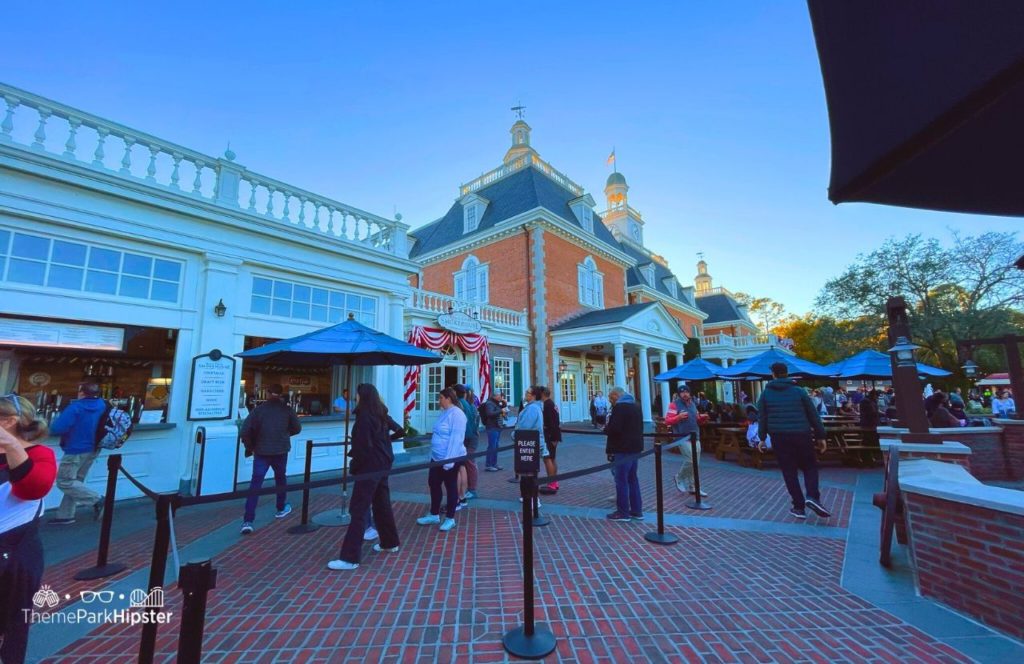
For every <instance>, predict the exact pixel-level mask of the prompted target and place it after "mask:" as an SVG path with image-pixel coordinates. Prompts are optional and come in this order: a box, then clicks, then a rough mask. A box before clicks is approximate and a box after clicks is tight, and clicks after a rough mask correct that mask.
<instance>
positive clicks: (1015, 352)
mask: <svg viewBox="0 0 1024 664" xmlns="http://www.w3.org/2000/svg"><path fill="white" fill-rule="evenodd" d="M1021 343H1024V335H1020V334H1007V335H1005V336H1002V337H992V338H989V339H963V340H961V341H957V342H956V348H957V352H958V353H962V355H960V357H964V355H967V356H969V355H970V353H971V352H972V351H973V349H974V348H975V346H1002V347H1003V350H1004V351H1005V352H1006V369H1007V371H1008V372H1009V374H1010V389H1012V390H1013V398H1014V399H1015V400H1017V401H1016V403H1020V399H1021V398H1024V369H1022V367H1021V361H1020V344H1021ZM962 368H963V370H964V374H966V375H967V377H968V378H972V377H973V376H972V374H971V373H968V372H969V371H973V373H974V375H977V371H978V365H976V364H974V362H973V361H972V360H970V359H968V360H967V362H965V363H964V366H963V367H962ZM1015 416H1016V418H1017V419H1020V418H1021V415H1020V410H1019V409H1018V412H1017V413H1015Z"/></svg>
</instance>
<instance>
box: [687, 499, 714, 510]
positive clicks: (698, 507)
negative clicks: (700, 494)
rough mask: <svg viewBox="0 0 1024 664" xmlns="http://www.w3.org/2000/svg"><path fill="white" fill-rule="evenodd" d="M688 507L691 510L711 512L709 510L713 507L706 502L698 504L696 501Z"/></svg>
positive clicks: (692, 501)
mask: <svg viewBox="0 0 1024 664" xmlns="http://www.w3.org/2000/svg"><path fill="white" fill-rule="evenodd" d="M686 506H687V507H689V508H690V509H691V510H709V509H711V505H709V504H708V503H705V502H699V503H698V502H697V501H696V500H691V501H690V502H688V503H686Z"/></svg>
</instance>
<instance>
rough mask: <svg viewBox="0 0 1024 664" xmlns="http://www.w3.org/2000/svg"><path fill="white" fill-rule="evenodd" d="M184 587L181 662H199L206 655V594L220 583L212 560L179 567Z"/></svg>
mask: <svg viewBox="0 0 1024 664" xmlns="http://www.w3.org/2000/svg"><path fill="white" fill-rule="evenodd" d="M178 587H179V588H181V592H182V595H183V603H182V608H181V630H180V631H179V632H178V660H177V661H178V664H199V662H200V661H202V657H203V627H204V626H205V624H206V594H207V593H208V592H209V591H211V590H213V589H214V588H216V587H217V570H216V569H214V568H213V565H211V564H210V561H209V560H200V561H192V562H189V563H188V564H187V565H182V566H181V568H180V569H179V571H178Z"/></svg>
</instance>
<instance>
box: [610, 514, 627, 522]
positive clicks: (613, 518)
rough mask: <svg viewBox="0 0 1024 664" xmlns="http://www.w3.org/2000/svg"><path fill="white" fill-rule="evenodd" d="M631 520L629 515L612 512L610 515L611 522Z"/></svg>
mask: <svg viewBox="0 0 1024 664" xmlns="http://www.w3.org/2000/svg"><path fill="white" fill-rule="evenodd" d="M629 519H630V516H629V515H628V514H623V513H622V512H612V513H611V514H609V515H608V520H609V521H629Z"/></svg>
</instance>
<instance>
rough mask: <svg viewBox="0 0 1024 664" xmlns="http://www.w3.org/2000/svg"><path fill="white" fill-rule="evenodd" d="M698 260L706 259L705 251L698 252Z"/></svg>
mask: <svg viewBox="0 0 1024 664" xmlns="http://www.w3.org/2000/svg"><path fill="white" fill-rule="evenodd" d="M697 260H704V252H703V251H698V252H697Z"/></svg>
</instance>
